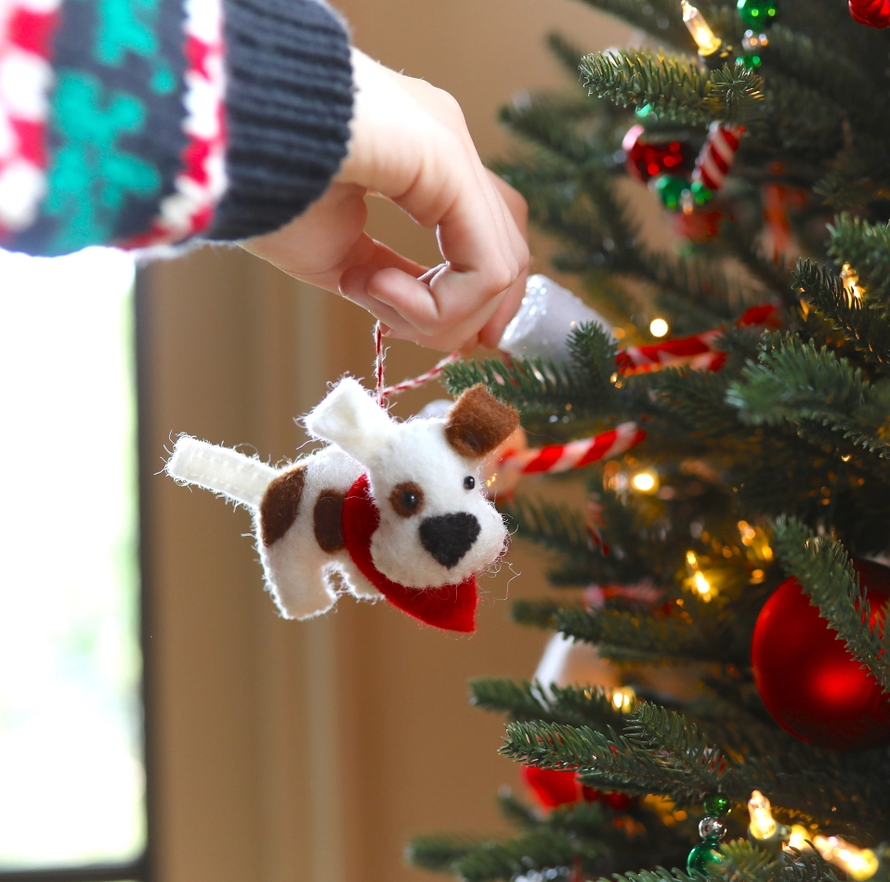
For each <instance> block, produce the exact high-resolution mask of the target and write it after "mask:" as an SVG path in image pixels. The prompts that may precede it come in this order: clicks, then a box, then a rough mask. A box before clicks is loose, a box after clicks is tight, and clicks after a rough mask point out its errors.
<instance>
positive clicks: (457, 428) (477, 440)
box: [445, 384, 519, 457]
mask: <svg viewBox="0 0 890 882" xmlns="http://www.w3.org/2000/svg"><path fill="white" fill-rule="evenodd" d="M518 425H519V414H518V413H516V411H515V410H514V409H513V408H512V407H510V405H509V404H503V403H501V402H500V401H498V400H497V399H496V398H493V397H492V396H491V395H490V394H489V392H488V390H487V389H486V388H485V386H482V385H481V384H480V385H478V386H473V387H471V388H470V389H467V391H466V392H464V393H463V395H461V396H460V398H458V399H457V402H456V403H455V405H454V407H452V408H451V412H450V413H449V414H448V421H447V422H446V423H445V437H446V438H447V439H448V443H449V444H450V445H451V446H452V447H453V448H454V449H455V450H456V451H457V452H458V453H459V454H461V456H469V457H481V456H485V454H486V453H491V451H492V450H494V449H495V447H497V446H498V444H500V443H501V441H503V440H504V439H505V438H506V437H507V436H508V435H509V434H510V433H511V432H512V431H513V430H514V429H515V428H516V427H517V426H518Z"/></svg>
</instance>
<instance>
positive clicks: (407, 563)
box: [167, 377, 519, 633]
mask: <svg viewBox="0 0 890 882" xmlns="http://www.w3.org/2000/svg"><path fill="white" fill-rule="evenodd" d="M518 424H519V417H518V415H517V414H516V411H515V410H513V408H511V407H509V406H507V405H505V404H502V403H501V402H499V401H497V400H496V399H495V398H493V397H492V396H491V395H490V394H489V393H488V391H487V390H486V389H485V387H484V386H474V387H473V388H471V389H468V390H467V391H466V392H464V393H463V395H461V397H460V398H459V399H458V400H457V402H456V403H455V404H454V406H453V407H452V408H451V410H450V411H449V413H448V414H447V415H446V416H445V417H444V418H433V419H422V418H414V419H410V420H408V421H406V422H398V421H396V420H394V419H392V418H391V417H390V416H389V414H388V413H387V412H386V411H385V410H384V409H383V408H382V407H380V405H378V404H377V402H376V401H375V400H374V398H373V397H372V396H371V394H370V393H369V392H368V391H367V390H365V389H364V387H363V386H361V385H360V384H359V383H358V382H357V381H356V380H354V379H352V378H350V377H346V378H344V379H343V380H341V381H340V382H339V383H338V384H337V385H336V386H335V387H334V388H333V389H332V390H331V392H330V393H329V394H328V395H327V397H326V398H325V399H324V400H323V401H322V402H321V403H320V404H319V405H318V406H317V407H316V408H315V409H314V410H313V411H311V412H310V413H309V414H308V416H307V417H306V418H305V425H306V428H307V429H308V431H309V433H310V434H311V435H313V436H315V437H316V438H318V439H320V440H323V441H327V442H329V443H328V444H327V445H326V446H325V447H322V448H320V449H319V450H317V451H315V452H314V453H311V454H309V455H308V456H306V457H303V458H301V459H299V460H297V461H296V462H294V463H291V464H289V465H287V466H285V467H284V468H280V469H278V468H273V467H272V466H270V465H267V464H265V463H263V462H261V461H260V460H258V459H256V458H253V457H249V456H245V455H244V454H242V453H239V452H238V451H236V450H232V449H230V448H227V447H219V446H216V445H213V444H208V443H206V442H204V441H198V440H197V439H195V438H190V437H188V436H182V437H180V438H179V439H178V440H177V442H176V445H175V447H174V449H173V454H172V456H171V457H170V459H169V461H168V462H167V473H168V474H169V475H170V476H172V477H173V478H175V479H176V480H178V481H181V482H184V483H186V484H196V485H198V486H199V487H204V488H206V489H208V490H213V491H215V492H217V493H220V494H222V495H223V496H224V497H226V498H228V499H230V500H232V501H234V502H236V503H241V504H243V505H246V506H247V507H248V508H249V509H251V511H252V512H253V515H254V527H255V533H256V540H257V547H258V549H259V552H260V558H261V560H262V564H263V569H264V572H265V577H266V585H267V588H268V589H269V591H270V592H271V594H272V596H273V597H274V599H275V602H276V603H277V605H278V607H279V609H280V610H281V613H282V615H283V616H284V617H285V618H295V619H307V618H311V617H312V616H316V615H319V614H321V613H323V612H326V611H327V610H329V609H330V608H331V607H332V606H333V605H334V603H335V602H336V601H337V596H338V588H340V589H342V588H343V587H345V588H346V589H347V590H348V591H349V592H350V593H352V594H353V595H355V596H356V597H358V598H363V599H373V600H378V599H380V598H381V597H383V598H385V599H386V600H388V601H389V602H390V603H392V604H393V605H395V606H396V607H398V608H399V609H401V610H402V611H403V612H405V613H407V614H408V615H410V616H413V617H414V618H416V619H419V620H420V621H422V622H425V623H427V624H429V625H434V626H435V627H438V628H442V629H445V630H449V631H460V632H464V633H469V632H472V631H473V630H475V612H476V605H477V602H478V588H477V585H476V573H479V572H481V571H483V570H485V569H486V568H488V567H489V566H490V565H491V564H492V563H494V562H495V561H496V560H497V559H498V558H499V557H500V556H501V555H502V554H503V552H504V550H505V546H506V540H507V532H506V530H505V528H504V523H503V520H502V518H501V516H500V515H499V514H498V512H497V511H496V510H495V508H494V507H493V506H492V505H491V503H489V502H488V501H487V500H486V498H485V496H484V494H483V492H482V491H483V489H484V488H483V486H482V480H481V466H482V459H483V457H484V456H485V455H486V454H488V453H490V452H491V451H492V450H494V449H495V448H496V447H497V446H498V444H500V443H501V441H503V440H504V438H506V437H507V436H508V435H509V434H510V433H511V432H512V431H513V430H514V429H515V428H516V426H517V425H518Z"/></svg>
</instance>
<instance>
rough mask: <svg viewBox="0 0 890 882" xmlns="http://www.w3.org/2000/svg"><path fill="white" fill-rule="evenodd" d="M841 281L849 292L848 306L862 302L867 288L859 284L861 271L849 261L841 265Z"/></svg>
mask: <svg viewBox="0 0 890 882" xmlns="http://www.w3.org/2000/svg"><path fill="white" fill-rule="evenodd" d="M841 281H842V282H843V283H844V291H846V293H847V306H853V304H855V303H860V302H861V301H862V298H863V297H864V296H865V288H864V287H863V286H862V285H860V284H859V273H857V272H856V270H854V269H853V267H852V266H850V264H849V263H845V264H844V265H843V266H842V267H841Z"/></svg>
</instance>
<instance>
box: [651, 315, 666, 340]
mask: <svg viewBox="0 0 890 882" xmlns="http://www.w3.org/2000/svg"><path fill="white" fill-rule="evenodd" d="M670 329H671V328H670V325H668V323H667V322H666V321H665V320H664V319H663V318H657V319H652V321H651V322H650V323H649V333H650V334H651V335H652V336H653V337H664V335H665V334H667V332H668V331H669V330H670Z"/></svg>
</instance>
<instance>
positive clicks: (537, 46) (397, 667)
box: [142, 0, 627, 882]
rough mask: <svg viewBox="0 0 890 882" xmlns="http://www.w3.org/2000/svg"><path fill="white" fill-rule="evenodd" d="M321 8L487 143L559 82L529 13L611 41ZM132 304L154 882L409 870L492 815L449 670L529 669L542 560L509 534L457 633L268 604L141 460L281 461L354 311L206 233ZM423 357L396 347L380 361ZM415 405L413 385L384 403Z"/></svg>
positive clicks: (488, 781)
mask: <svg viewBox="0 0 890 882" xmlns="http://www.w3.org/2000/svg"><path fill="white" fill-rule="evenodd" d="M341 8H342V9H344V11H345V12H346V14H347V15H348V17H349V18H350V20H351V22H352V25H353V31H354V36H355V40H356V42H357V43H358V45H360V46H362V47H363V48H364V49H365V50H366V51H368V52H369V54H371V55H374V56H376V57H378V58H380V59H381V60H382V61H384V62H385V63H387V64H389V65H390V66H392V67H395V68H404V69H405V71H406V72H408V73H411V74H413V75H416V76H423V77H425V78H426V79H429V80H430V81H432V82H435V83H436V84H437V85H441V86H442V87H444V88H447V89H449V90H450V91H452V92H453V93H454V94H455V95H456V96H457V97H458V99H459V100H460V101H461V103H462V104H463V106H464V108H465V111H466V114H467V118H468V120H469V124H470V128H471V130H472V131H473V132H474V136H475V137H476V139H477V143H478V145H479V147H480V150H481V151H482V152H483V154H485V155H496V154H497V153H498V152H499V151H502V150H503V149H504V148H505V146H506V143H507V142H506V140H505V138H504V137H503V135H501V134H499V133H498V131H497V128H496V124H495V116H496V110H497V107H498V105H499V104H500V103H502V102H503V101H505V100H507V99H508V98H509V96H510V95H511V94H513V93H514V92H515V91H517V90H518V89H521V88H526V87H540V86H544V85H546V84H548V83H553V82H555V81H556V79H557V69H556V66H555V64H554V63H552V62H551V61H550V60H549V59H548V58H547V57H546V54H545V52H544V50H543V49H542V39H543V35H544V34H545V33H546V32H547V30H549V29H550V28H552V27H554V26H559V27H561V28H562V29H564V30H565V31H566V32H567V33H569V34H571V36H572V38H573V39H574V40H575V41H576V42H577V43H578V44H580V45H583V46H585V47H589V48H596V47H605V46H607V45H610V44H614V43H620V42H623V41H625V40H626V36H627V35H626V33H625V32H622V31H619V30H617V29H616V28H614V27H613V26H612V25H611V24H610V23H608V22H607V21H605V20H604V19H602V18H601V17H599V16H597V15H596V14H594V13H592V12H590V11H588V10H586V9H584V8H582V7H581V6H580V5H570V4H568V3H564V2H559V3H557V2H551V3H549V4H548V3H544V2H543V0H541V2H534V0H511V2H507V0H490V2H484V3H480V2H468V0H452V2H449V3H442V2H437V3H434V2H430V0H379V2H375V3H367V2H366V3H358V2H355V0H349V2H344V3H342V4H341ZM374 222H375V225H376V227H375V229H376V231H377V233H378V234H379V235H383V236H385V237H386V238H387V240H388V241H390V242H392V243H394V244H396V245H397V247H402V248H405V249H408V250H410V252H411V254H412V256H415V257H417V258H419V259H421V260H432V259H433V254H432V253H431V245H430V243H431V239H430V237H429V235H428V234H426V233H424V232H423V231H421V230H418V229H417V228H416V227H414V226H413V225H412V224H411V223H410V222H403V221H401V219H399V218H396V217H394V216H393V213H392V212H388V211H383V212H380V211H375V221H374ZM142 306H143V310H144V324H143V330H144V335H145V336H144V347H145V353H146V359H147V360H146V366H147V373H146V377H147V390H148V395H147V399H146V419H145V424H144V439H145V453H146V457H147V466H146V471H147V475H146V480H145V483H146V488H147V490H146V500H147V502H148V510H149V512H150V516H149V519H148V522H147V527H148V534H147V535H148V543H147V548H146V553H147V559H148V562H149V579H150V582H151V589H152V595H151V608H150V614H149V633H150V640H149V644H150V652H151V656H150V665H151V668H150V682H151V686H152V695H151V710H152V713H153V716H152V727H153V734H154V736H155V741H154V743H155V750H154V754H153V756H152V760H153V763H154V772H155V781H156V790H155V796H156V800H155V821H156V833H157V843H158V852H157V856H158V869H159V877H158V878H159V880H161V882H205V880H207V882H210V880H212V882H285V880H288V882H297V880H300V882H302V880H307V882H346V880H349V882H402V880H404V882H409V880H414V879H421V878H424V875H423V874H421V873H419V872H418V871H416V870H411V869H409V868H407V867H405V865H404V863H403V860H402V848H403V846H404V843H405V842H406V840H407V839H408V838H409V837H410V836H411V835H412V834H415V833H419V832H428V831H435V830H470V831H497V830H498V829H500V819H499V817H498V815H497V811H496V808H495V805H494V797H495V794H496V792H497V789H498V787H499V786H500V785H502V784H510V783H514V782H515V780H516V770H515V768H514V767H513V766H512V764H511V763H509V762H508V761H506V760H504V759H502V758H500V757H498V756H497V754H496V751H497V748H498V745H499V743H500V735H501V730H502V721H501V720H500V719H498V718H496V717H492V716H488V715H486V714H482V713H481V712H479V711H476V710H473V709H472V708H470V707H469V706H468V704H467V701H466V695H467V688H466V681H467V678H468V677H471V676H477V675H512V676H528V675H530V674H531V673H532V671H533V669H534V667H535V664H536V661H537V658H538V656H539V654H540V650H541V647H542V646H543V641H544V636H543V635H542V634H540V633H537V632H529V631H525V630H522V629H519V628H517V627H515V626H514V625H512V624H511V623H510V622H509V619H508V611H509V603H508V602H507V601H506V600H505V598H506V597H507V595H508V594H509V596H510V597H513V598H515V597H518V596H534V595H537V594H539V593H540V592H541V591H542V590H543V578H542V576H541V563H540V562H539V561H537V560H536V559H531V560H530V558H529V555H528V554H527V553H523V550H522V548H521V547H518V548H517V549H516V550H515V552H514V553H511V556H510V560H511V561H512V562H513V568H514V569H515V570H521V571H522V575H521V576H520V577H518V578H516V579H515V580H513V581H512V582H510V575H511V574H510V573H509V572H503V573H502V574H501V575H500V576H499V577H497V578H496V579H491V580H486V581H485V582H484V583H483V585H484V590H485V594H486V596H485V599H484V601H483V604H482V609H481V614H480V617H479V631H478V633H477V634H476V635H475V636H473V637H472V638H470V639H467V638H457V637H453V636H448V635H444V634H442V633H439V632H435V631H433V630H430V629H421V628H419V627H417V626H416V625H415V624H413V623H412V621H410V620H409V619H407V618H406V617H405V616H403V615H401V614H400V613H398V612H396V611H395V610H393V609H391V608H388V607H387V606H385V605H378V606H369V605H358V604H356V603H355V602H354V601H352V600H351V599H349V598H345V599H343V600H342V601H341V602H340V603H339V604H338V607H337V609H336V611H335V612H334V613H331V614H329V615H327V616H326V617H324V618H322V619H320V620H316V621H313V622H308V623H295V622H285V621H282V620H280V619H277V618H276V616H275V613H274V610H273V606H272V603H271V601H270V600H269V599H268V598H267V597H266V596H264V594H263V591H262V588H261V584H262V581H261V573H260V568H259V565H258V564H257V563H256V561H255V557H256V555H255V552H254V550H253V548H252V544H251V541H250V539H249V538H246V537H244V536H243V535H242V534H244V533H246V532H247V531H248V530H249V519H248V516H247V514H246V513H245V512H244V511H238V512H233V511H232V510H231V508H230V507H228V506H226V505H224V504H223V503H222V502H221V501H220V500H218V499H215V498H213V497H212V496H211V495H210V494H206V493H203V492H199V491H195V492H189V491H187V490H185V489H183V488H179V487H176V486H174V485H173V484H172V482H170V481H168V480H167V479H165V478H163V477H161V476H157V475H155V474H153V473H155V472H157V471H158V469H159V468H160V466H161V462H162V458H163V455H164V448H165V446H167V447H169V444H170V438H171V436H173V435H175V434H176V433H178V432H181V431H185V432H189V433H190V434H194V435H197V436H200V437H203V438H207V439H209V440H212V441H215V442H220V443H228V444H236V443H249V444H253V445H255V447H256V448H257V450H258V451H259V453H260V454H261V455H262V456H264V457H271V458H272V459H273V460H277V459H280V458H282V457H289V456H292V455H293V454H294V450H295V447H296V446H297V445H298V444H300V443H301V440H302V439H301V436H300V435H299V432H298V430H297V427H296V426H295V425H294V424H293V423H292V421H291V418H292V417H293V416H295V415H298V414H300V413H302V412H304V411H305V410H307V409H308V408H309V407H311V406H312V405H313V404H315V403H316V402H317V401H318V400H319V399H320V398H321V396H322V395H323V393H324V389H325V384H326V383H327V382H328V381H330V380H333V379H335V378H336V377H338V376H339V375H340V374H342V373H343V372H345V371H349V372H352V373H355V374H357V375H359V376H368V375H369V374H370V367H371V361H372V346H371V337H370V328H371V323H370V320H369V319H368V318H367V317H366V316H364V315H363V314H361V313H360V312H359V311H358V310H357V309H356V308H354V307H352V306H350V305H348V304H345V303H344V302H342V301H340V300H338V299H337V298H335V297H332V296H330V295H326V294H322V293H320V292H317V291H313V290H309V289H306V288H305V287H304V286H300V285H298V284H297V283H295V282H292V281H291V280H289V279H287V278H286V277H284V276H282V275H280V274H278V273H277V272H276V271H274V270H272V269H271V268H269V267H266V266H265V265H263V264H261V263H260V262H258V261H256V260H254V259H252V258H249V257H248V256H246V255H244V254H242V253H240V252H237V251H230V250H226V249H218V250H212V251H210V250H208V251H204V252H201V253H197V254H193V255H191V256H190V257H188V258H184V259H180V260H177V261H173V262H170V263H164V264H160V265H156V266H154V267H152V268H151V269H150V271H149V272H148V273H147V275H146V278H145V284H144V290H143V295H142ZM435 357H436V356H435V355H434V354H433V353H429V352H424V351H420V350H416V349H413V348H412V347H409V346H396V347H394V349H393V351H392V354H391V357H390V360H389V366H388V370H389V375H388V376H389V379H390V380H397V379H401V378H402V377H404V376H408V375H413V374H416V373H418V372H420V371H422V370H424V369H426V368H427V367H429V366H430V365H431V364H432V363H433V361H434V359H435ZM430 394H431V395H432V396H436V395H440V394H441V392H440V390H433V391H432V392H431V393H430ZM428 397H429V396H428ZM423 400H424V398H423V396H421V395H418V394H417V393H415V397H414V398H413V400H410V401H406V402H403V403H401V404H400V405H399V408H400V409H401V412H402V413H406V412H410V411H411V410H412V409H414V408H416V407H418V406H419V405H420V403H422V401H423ZM508 583H509V585H508Z"/></svg>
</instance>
